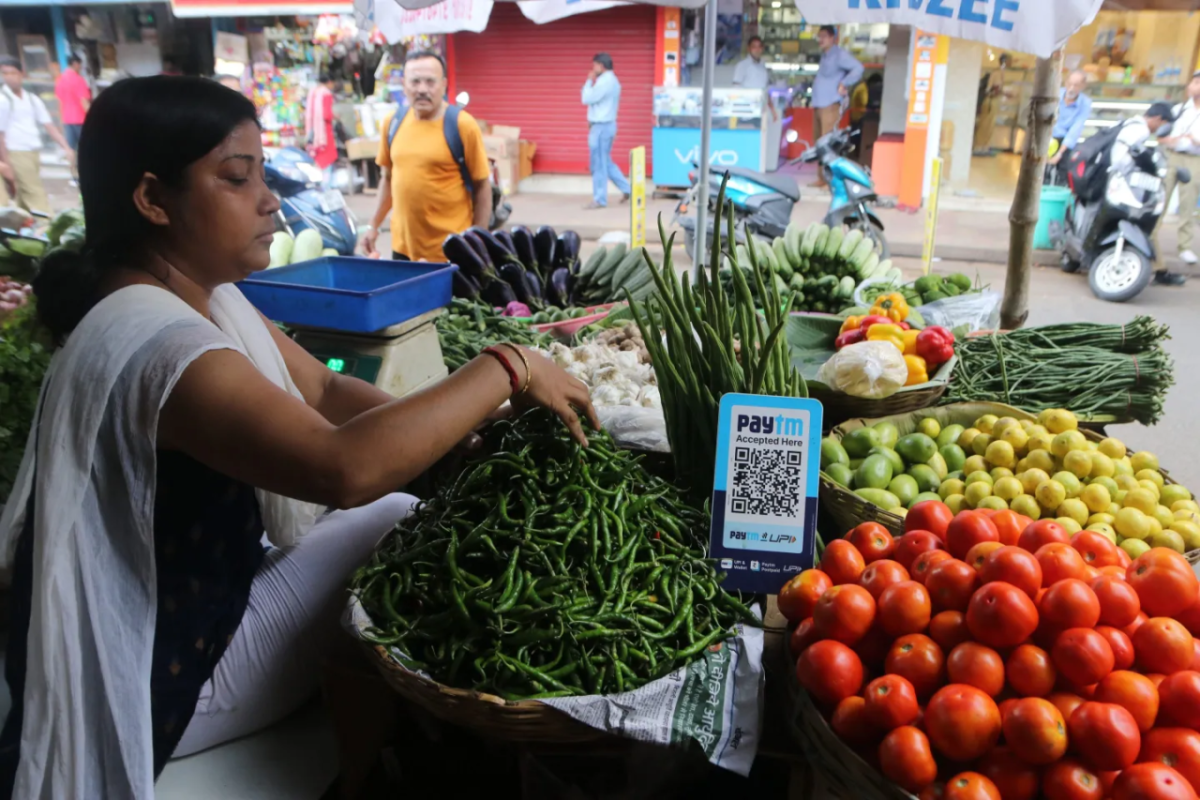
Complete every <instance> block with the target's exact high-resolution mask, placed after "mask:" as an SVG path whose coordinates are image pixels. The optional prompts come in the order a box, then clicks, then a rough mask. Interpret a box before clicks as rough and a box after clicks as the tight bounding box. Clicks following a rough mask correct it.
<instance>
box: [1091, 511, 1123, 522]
mask: <svg viewBox="0 0 1200 800" xmlns="http://www.w3.org/2000/svg"><path fill="white" fill-rule="evenodd" d="M1116 520H1117V518H1116V517H1114V516H1113V515H1112V514H1108V513H1104V512H1101V513H1099V514H1092V515H1091V516H1090V517H1088V525H1112V524H1113V523H1114V522H1116Z"/></svg>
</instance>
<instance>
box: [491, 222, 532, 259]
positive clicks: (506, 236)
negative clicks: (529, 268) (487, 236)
mask: <svg viewBox="0 0 1200 800" xmlns="http://www.w3.org/2000/svg"><path fill="white" fill-rule="evenodd" d="M492 236H495V237H496V241H498V242H500V244H502V245H504V249H506V250H508V251H509V252H510V253H512V254H513V255H515V256H516V257H517V260H518V261H520V260H521V254H520V253H519V252H517V244H516V242H514V241H513V238H512V234H511V233H509V232H508V231H504V230H500V231H494V232H493V233H492ZM522 266H524V265H522Z"/></svg>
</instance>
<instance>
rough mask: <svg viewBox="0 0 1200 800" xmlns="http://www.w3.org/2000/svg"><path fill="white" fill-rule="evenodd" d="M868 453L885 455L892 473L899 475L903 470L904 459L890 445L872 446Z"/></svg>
mask: <svg viewBox="0 0 1200 800" xmlns="http://www.w3.org/2000/svg"><path fill="white" fill-rule="evenodd" d="M869 455H872V456H883V457H885V458H886V459H887V460H888V463H890V464H891V465H892V474H893V475H899V474H900V473H901V472H904V459H903V458H901V457H900V454H899V453H897V452H896V451H895V450H892V449H891V448H890V447H872V448H871V452H870V453H869Z"/></svg>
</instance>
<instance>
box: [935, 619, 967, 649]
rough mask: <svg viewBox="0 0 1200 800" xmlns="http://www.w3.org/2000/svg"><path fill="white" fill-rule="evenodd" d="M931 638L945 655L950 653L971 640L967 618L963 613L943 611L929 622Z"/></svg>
mask: <svg viewBox="0 0 1200 800" xmlns="http://www.w3.org/2000/svg"><path fill="white" fill-rule="evenodd" d="M929 638H931V639H933V640H934V641H935V642H937V644H938V647H940V648H942V652H943V653H948V652H950V651H951V650H953V649H954V648H955V647H957V646H958V645H960V644H962V643H963V642H965V641H968V640H969V639H970V638H971V632H970V631H969V630H967V616H966V614H964V613H962V612H961V611H942V612H941V613H938V614H934V615H933V619H931V620H929Z"/></svg>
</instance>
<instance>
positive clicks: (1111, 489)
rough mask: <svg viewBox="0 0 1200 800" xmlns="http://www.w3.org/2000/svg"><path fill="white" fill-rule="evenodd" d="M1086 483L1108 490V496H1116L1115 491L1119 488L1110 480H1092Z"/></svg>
mask: <svg viewBox="0 0 1200 800" xmlns="http://www.w3.org/2000/svg"><path fill="white" fill-rule="evenodd" d="M1088 483H1094V484H1097V485H1098V486H1103V487H1104V488H1105V489H1108V494H1109V495H1110V496H1111V495H1114V494H1116V493H1117V490H1118V489H1119V488H1121V487H1119V486H1117V482H1116V481H1114V480H1113V479H1112V478H1092V479H1091V480H1090V481H1088Z"/></svg>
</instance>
